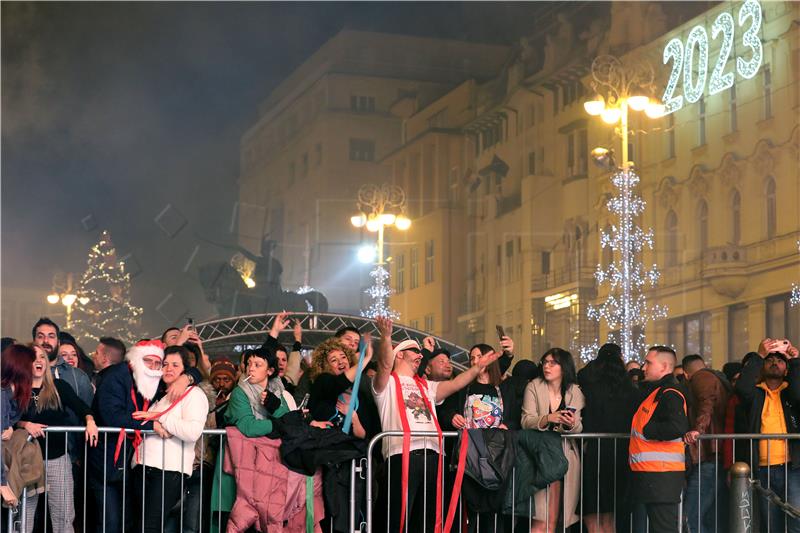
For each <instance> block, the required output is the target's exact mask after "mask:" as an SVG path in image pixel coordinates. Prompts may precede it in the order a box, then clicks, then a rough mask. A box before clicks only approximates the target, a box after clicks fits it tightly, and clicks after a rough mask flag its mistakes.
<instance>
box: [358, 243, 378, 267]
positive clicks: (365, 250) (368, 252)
mask: <svg viewBox="0 0 800 533" xmlns="http://www.w3.org/2000/svg"><path fill="white" fill-rule="evenodd" d="M356 257H357V258H358V260H359V262H361V263H372V262H373V261H375V257H377V251H376V250H375V247H374V246H370V245H369V244H365V245H364V246H361V247H359V249H358V252H357V253H356Z"/></svg>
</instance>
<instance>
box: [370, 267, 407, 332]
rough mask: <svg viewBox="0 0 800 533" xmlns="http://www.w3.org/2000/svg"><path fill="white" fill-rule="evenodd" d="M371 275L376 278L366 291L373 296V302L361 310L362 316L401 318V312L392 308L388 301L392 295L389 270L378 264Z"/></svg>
mask: <svg viewBox="0 0 800 533" xmlns="http://www.w3.org/2000/svg"><path fill="white" fill-rule="evenodd" d="M369 275H370V276H371V277H372V278H374V281H373V283H372V286H371V287H370V288H369V289H367V290H366V291H365V292H366V293H367V294H369V295H370V297H371V298H372V303H371V304H370V306H369V308H368V309H366V310H362V311H361V316H364V317H367V318H376V317H379V316H384V317H387V318H391V319H392V320H397V319H398V318H400V314H399V313H398V312H397V311H395V310H393V309H391V308H390V307H389V302H388V301H387V300H388V299H389V296H391V295H392V289H391V288H390V287H389V272H388V271H387V270H386V269H385V268H383V265H376V266H375V268H374V269H373V270H372V272H370V273H369Z"/></svg>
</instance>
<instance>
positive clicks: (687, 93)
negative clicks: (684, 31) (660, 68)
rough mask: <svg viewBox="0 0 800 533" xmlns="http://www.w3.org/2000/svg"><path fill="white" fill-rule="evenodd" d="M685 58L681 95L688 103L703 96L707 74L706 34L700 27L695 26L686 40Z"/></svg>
mask: <svg viewBox="0 0 800 533" xmlns="http://www.w3.org/2000/svg"><path fill="white" fill-rule="evenodd" d="M695 47H696V48H697V57H698V65H697V82H695V81H694V49H695ZM685 54H686V57H685V58H684V60H683V95H684V97H686V101H687V102H689V103H692V104H693V103H695V102H697V101H698V100H700V98H701V97H702V96H703V91H704V90H705V88H706V73H707V72H708V34H707V33H706V29H705V28H704V27H702V26H695V27H694V28H692V30H691V31H690V32H689V37H688V38H687V39H686V52H685Z"/></svg>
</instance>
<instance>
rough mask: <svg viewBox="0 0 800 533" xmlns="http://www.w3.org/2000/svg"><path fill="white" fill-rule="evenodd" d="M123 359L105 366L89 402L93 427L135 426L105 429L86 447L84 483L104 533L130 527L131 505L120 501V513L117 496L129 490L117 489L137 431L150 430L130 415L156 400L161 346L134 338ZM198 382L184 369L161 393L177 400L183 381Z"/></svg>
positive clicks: (191, 371) (148, 424)
mask: <svg viewBox="0 0 800 533" xmlns="http://www.w3.org/2000/svg"><path fill="white" fill-rule="evenodd" d="M125 359H126V360H125V361H122V362H121V363H118V364H116V365H113V366H110V367H108V368H107V369H106V370H105V372H104V377H103V380H102V382H101V383H100V386H99V387H98V388H97V392H96V393H95V396H94V403H93V406H92V410H93V411H94V413H95V419H96V420H97V424H98V426H101V427H102V426H105V427H116V428H129V429H134V430H136V431H134V432H129V433H124V432H120V433H119V434H116V433H105V434H103V435H101V441H100V444H99V445H98V446H97V447H96V448H91V449H90V465H91V468H90V471H91V472H90V474H91V477H90V482H91V483H90V484H91V487H92V491H93V492H94V496H95V505H96V509H97V522H96V527H97V529H98V530H103V531H106V532H108V533H118V532H122V531H128V530H129V529H130V525H131V520H132V514H131V513H132V509H133V506H131V505H130V502H129V501H126V502H125V507H124V508H125V511H126V512H125V513H124V515H125V516H123V512H122V511H123V507H122V505H123V501H122V498H123V492H124V493H125V494H126V500H127V499H128V497H129V496H130V494H131V493H132V492H133V491H132V490H130V488H128V487H125V488H126V489H127V490H123V487H124V486H125V485H127V484H128V483H129V480H130V479H131V472H130V467H131V465H130V459H131V456H132V454H133V452H134V450H135V449H137V448H138V447H139V445H140V443H141V442H142V437H141V433H140V430H148V429H150V430H152V429H154V427H153V422H151V421H146V422H142V421H141V420H136V419H134V418H133V416H132V415H133V413H134V412H136V411H146V410H147V408H148V407H149V406H150V404H151V403H153V402H154V401H155V400H157V399H158V398H157V396H159V395H158V392H159V385H160V384H161V364H162V362H163V361H164V344H163V343H162V342H161V341H160V340H151V341H140V342H138V343H137V344H136V345H135V346H134V347H132V348H131V349H130V350H128V352H127V354H126V355H125ZM200 380H201V376H200V372H199V371H198V370H197V369H196V368H188V369H186V373H185V374H184V375H183V376H181V377H180V378H178V379H177V380H176V382H175V383H173V385H172V386H171V387H170V389H169V390H167V391H166V394H167V395H169V396H171V397H173V398H177V397H179V396H180V395H181V394H182V393H183V392H184V391H185V390H186V388H187V387H188V386H189V385H191V384H193V383H199V382H200ZM158 430H159V431H163V429H161V428H158ZM166 436H167V435H162V437H166Z"/></svg>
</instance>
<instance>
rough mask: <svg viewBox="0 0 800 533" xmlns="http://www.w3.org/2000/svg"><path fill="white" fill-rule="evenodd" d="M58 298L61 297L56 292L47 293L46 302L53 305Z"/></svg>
mask: <svg viewBox="0 0 800 533" xmlns="http://www.w3.org/2000/svg"><path fill="white" fill-rule="evenodd" d="M59 300H61V297H59V296H58V294H55V293H53V294H48V295H47V303H50V304H54V305H55V304H57V303H58V302H59Z"/></svg>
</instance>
